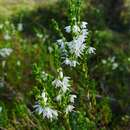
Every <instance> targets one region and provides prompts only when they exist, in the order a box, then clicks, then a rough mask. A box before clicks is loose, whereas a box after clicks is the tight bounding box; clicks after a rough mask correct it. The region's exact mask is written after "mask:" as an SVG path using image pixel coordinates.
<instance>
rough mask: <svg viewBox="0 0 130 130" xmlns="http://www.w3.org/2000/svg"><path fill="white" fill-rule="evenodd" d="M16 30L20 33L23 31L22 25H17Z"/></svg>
mask: <svg viewBox="0 0 130 130" xmlns="http://www.w3.org/2000/svg"><path fill="white" fill-rule="evenodd" d="M17 29H18V31H22V30H23V24H22V23H19V24H18V27H17Z"/></svg>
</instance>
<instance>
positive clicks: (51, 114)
mask: <svg viewBox="0 0 130 130" xmlns="http://www.w3.org/2000/svg"><path fill="white" fill-rule="evenodd" d="M34 108H35V111H36V112H37V113H38V114H39V115H41V114H42V115H43V118H47V119H50V120H51V121H52V120H53V119H57V117H58V112H57V110H54V109H51V108H49V107H42V106H41V105H40V104H36V105H35V106H34Z"/></svg>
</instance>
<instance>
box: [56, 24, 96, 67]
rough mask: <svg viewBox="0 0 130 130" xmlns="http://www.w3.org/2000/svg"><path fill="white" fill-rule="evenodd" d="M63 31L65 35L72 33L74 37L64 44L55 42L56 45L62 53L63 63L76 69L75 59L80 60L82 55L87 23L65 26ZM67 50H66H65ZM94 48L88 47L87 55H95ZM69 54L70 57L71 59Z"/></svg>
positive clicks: (59, 41)
mask: <svg viewBox="0 0 130 130" xmlns="http://www.w3.org/2000/svg"><path fill="white" fill-rule="evenodd" d="M65 31H66V32H67V33H71V32H72V33H74V34H75V35H76V36H74V37H73V40H72V41H70V42H66V41H65V40H63V39H59V40H57V43H58V45H59V46H60V49H61V51H62V53H63V57H62V58H63V60H64V61H63V63H64V64H66V65H69V66H70V67H76V65H77V64H79V63H78V61H77V58H80V57H81V56H82V55H83V52H84V50H85V48H86V43H85V41H86V38H87V36H88V29H87V22H82V23H81V25H77V24H76V25H74V26H73V27H71V26H66V27H65ZM66 48H68V49H66ZM95 50H96V49H95V48H93V47H89V48H88V49H87V53H89V54H95ZM70 54H71V56H72V57H75V58H73V59H72V58H71V57H70Z"/></svg>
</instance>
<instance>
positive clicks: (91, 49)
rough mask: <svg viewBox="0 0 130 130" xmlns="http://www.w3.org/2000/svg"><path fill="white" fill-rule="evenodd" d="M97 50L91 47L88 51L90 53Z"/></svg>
mask: <svg viewBox="0 0 130 130" xmlns="http://www.w3.org/2000/svg"><path fill="white" fill-rule="evenodd" d="M95 51H96V49H95V48H94V47H89V48H88V53H89V54H96V53H95Z"/></svg>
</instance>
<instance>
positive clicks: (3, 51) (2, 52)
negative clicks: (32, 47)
mask: <svg viewBox="0 0 130 130" xmlns="http://www.w3.org/2000/svg"><path fill="white" fill-rule="evenodd" d="M12 51H13V49H11V48H2V49H0V56H1V57H3V58H6V57H7V56H9V55H10V54H11V53H12Z"/></svg>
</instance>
